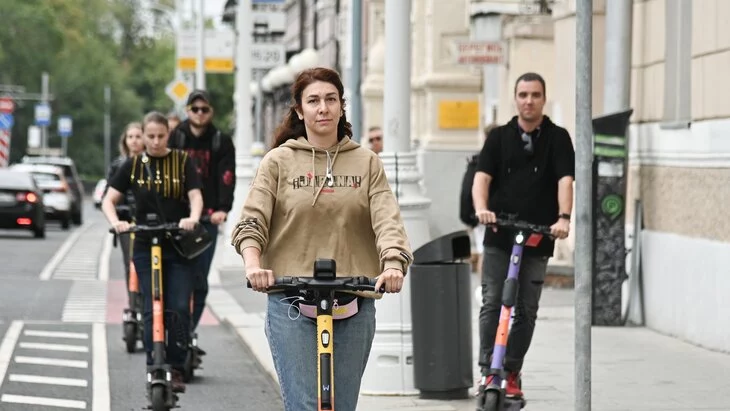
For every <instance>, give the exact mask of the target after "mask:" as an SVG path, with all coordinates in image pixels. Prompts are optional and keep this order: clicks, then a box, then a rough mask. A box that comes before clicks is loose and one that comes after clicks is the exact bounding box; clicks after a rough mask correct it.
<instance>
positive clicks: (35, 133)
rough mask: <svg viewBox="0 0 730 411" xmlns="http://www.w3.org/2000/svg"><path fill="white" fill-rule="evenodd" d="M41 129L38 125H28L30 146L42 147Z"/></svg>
mask: <svg viewBox="0 0 730 411" xmlns="http://www.w3.org/2000/svg"><path fill="white" fill-rule="evenodd" d="M40 146H41V129H40V127H38V126H28V148H40Z"/></svg>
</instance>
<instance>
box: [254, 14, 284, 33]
mask: <svg viewBox="0 0 730 411" xmlns="http://www.w3.org/2000/svg"><path fill="white" fill-rule="evenodd" d="M251 19H252V20H253V27H254V33H257V30H264V31H265V32H266V33H272V32H274V33H285V32H286V12H284V11H253V12H251Z"/></svg>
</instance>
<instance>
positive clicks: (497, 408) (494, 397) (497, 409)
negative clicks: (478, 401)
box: [484, 390, 502, 411]
mask: <svg viewBox="0 0 730 411" xmlns="http://www.w3.org/2000/svg"><path fill="white" fill-rule="evenodd" d="M484 411H502V406H501V404H500V403H499V392H497V391H494V390H489V391H487V392H485V393H484Z"/></svg>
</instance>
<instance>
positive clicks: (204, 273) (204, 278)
mask: <svg viewBox="0 0 730 411" xmlns="http://www.w3.org/2000/svg"><path fill="white" fill-rule="evenodd" d="M202 224H203V227H205V229H206V230H208V234H210V237H211V238H212V239H213V243H212V244H211V245H210V247H208V249H207V250H205V251H203V253H202V254H200V255H199V256H198V258H196V259H195V268H194V270H195V272H194V284H193V290H194V291H193V292H194V294H193V299H194V300H193V329H195V328H197V327H198V323H199V322H200V317H201V316H202V315H203V310H205V299H206V297H208V273H209V272H210V266H211V265H212V264H213V255H214V254H215V243H216V241H217V240H218V226H217V225H215V224H211V223H202Z"/></svg>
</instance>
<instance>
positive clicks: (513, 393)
mask: <svg viewBox="0 0 730 411" xmlns="http://www.w3.org/2000/svg"><path fill="white" fill-rule="evenodd" d="M521 386H522V379H521V378H520V373H518V372H511V373H509V374H507V389H506V390H505V391H506V392H505V396H507V397H509V398H522V390H521V389H520V387H521Z"/></svg>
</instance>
